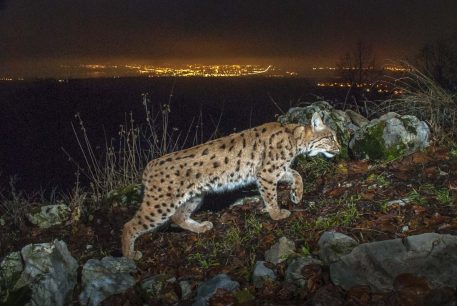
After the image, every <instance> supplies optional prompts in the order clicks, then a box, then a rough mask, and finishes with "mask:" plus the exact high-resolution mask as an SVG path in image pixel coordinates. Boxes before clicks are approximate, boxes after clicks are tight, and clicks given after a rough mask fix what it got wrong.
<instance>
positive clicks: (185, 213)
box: [171, 196, 213, 233]
mask: <svg viewBox="0 0 457 306" xmlns="http://www.w3.org/2000/svg"><path fill="white" fill-rule="evenodd" d="M201 203H202V197H198V196H197V197H193V198H191V199H190V200H188V201H187V202H185V203H184V204H182V205H181V206H179V207H178V209H176V212H175V214H174V215H173V216H171V220H173V222H174V223H176V224H177V225H179V226H180V227H181V228H183V229H186V230H189V231H191V232H194V233H204V232H206V231H209V230H210V229H212V228H213V223H211V222H209V221H204V222H201V223H200V222H197V221H195V220H193V219H191V218H190V216H191V215H192V213H193V212H194V211H195V210H197V209H198V208H199V207H200V205H201Z"/></svg>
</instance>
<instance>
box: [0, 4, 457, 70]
mask: <svg viewBox="0 0 457 306" xmlns="http://www.w3.org/2000/svg"><path fill="white" fill-rule="evenodd" d="M456 15H457V1H456V0H436V1H431V0H357V1H356V0H325V1H317V0H316V1H306V0H303V1H288V0H278V1H272V0H267V1H259V0H257V1H251V0H239V1H238V0H234V1H219V0H217V1H216V0H214V1H204V0H195V1H190V0H187V1H185V0H160V1H159V0H0V61H1V66H2V68H0V69H1V70H2V71H5V70H9V71H10V72H12V71H14V70H15V69H20V68H19V67H24V66H26V67H30V69H33V68H31V67H38V66H40V65H41V69H43V67H47V66H51V65H53V64H55V63H78V62H84V63H96V62H103V63H118V62H132V63H141V62H144V63H146V62H149V63H165V64H166V63H243V62H251V63H270V62H271V63H275V64H279V65H286V66H293V65H296V66H297V67H298V66H307V65H313V64H328V65H332V64H333V63H335V61H336V60H337V59H338V58H339V56H340V55H341V54H342V53H344V52H345V50H347V49H350V48H351V46H353V45H354V44H355V42H356V41H357V40H360V39H363V40H365V41H367V42H369V43H371V44H372V45H373V48H374V50H375V53H376V56H377V58H378V60H381V61H382V60H383V59H398V58H404V57H407V56H411V55H412V54H414V53H415V52H417V50H418V49H419V48H420V47H421V46H422V45H423V44H424V43H426V42H429V41H434V40H436V39H439V38H443V37H447V36H450V35H451V34H454V33H457V18H456V17H455V16H456ZM27 65H28V66H27ZM37 69H38V68H37Z"/></svg>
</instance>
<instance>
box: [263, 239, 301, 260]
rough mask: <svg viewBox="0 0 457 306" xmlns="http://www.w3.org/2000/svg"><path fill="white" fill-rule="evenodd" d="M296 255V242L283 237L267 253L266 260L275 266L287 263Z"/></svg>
mask: <svg viewBox="0 0 457 306" xmlns="http://www.w3.org/2000/svg"><path fill="white" fill-rule="evenodd" d="M294 253H295V242H293V241H291V240H289V239H287V238H286V237H281V238H280V239H279V241H278V242H277V243H275V244H274V245H273V246H272V247H271V248H270V249H269V250H267V251H266V252H265V260H266V261H269V262H271V263H274V264H275V265H276V264H278V263H281V262H283V261H285V260H286V259H287V258H288V257H289V256H290V255H292V254H294Z"/></svg>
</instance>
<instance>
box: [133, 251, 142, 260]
mask: <svg viewBox="0 0 457 306" xmlns="http://www.w3.org/2000/svg"><path fill="white" fill-rule="evenodd" d="M142 257H143V253H141V252H140V251H135V252H133V255H132V257H131V258H132V259H133V260H135V261H138V260H140V259H141V258H142Z"/></svg>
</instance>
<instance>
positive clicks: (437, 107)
mask: <svg viewBox="0 0 457 306" xmlns="http://www.w3.org/2000/svg"><path fill="white" fill-rule="evenodd" d="M404 64H405V65H407V64H406V63H404ZM409 67H411V66H409ZM391 83H392V85H393V86H394V92H396V93H397V94H398V95H395V96H393V97H392V98H390V99H387V100H386V101H384V102H382V103H381V109H382V110H383V111H384V112H390V111H393V112H397V113H399V114H409V115H414V116H416V117H418V118H419V119H421V120H424V121H426V122H427V123H428V124H429V126H430V127H431V128H432V130H433V133H434V135H435V137H436V138H437V139H438V140H444V139H449V138H451V139H456V138H457V125H456V124H457V95H456V93H452V92H449V91H447V90H446V89H444V88H443V87H442V86H440V85H439V84H438V83H437V82H436V81H434V80H433V79H432V78H431V77H429V76H428V75H426V74H424V73H422V72H421V71H419V70H418V69H416V68H414V67H411V70H410V71H409V72H407V73H406V75H405V76H404V77H402V78H399V79H395V80H393V81H392V82H391Z"/></svg>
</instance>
